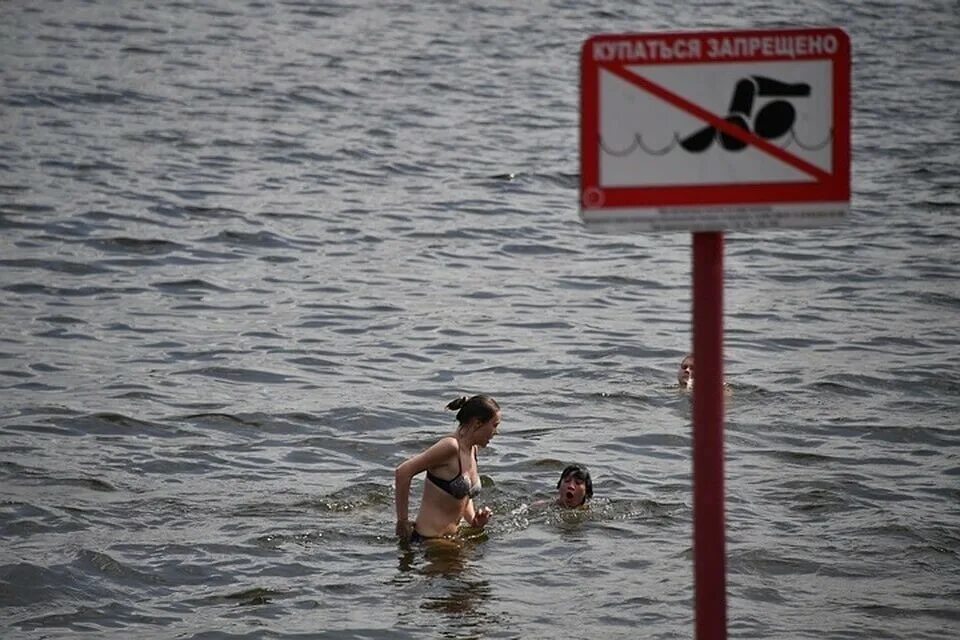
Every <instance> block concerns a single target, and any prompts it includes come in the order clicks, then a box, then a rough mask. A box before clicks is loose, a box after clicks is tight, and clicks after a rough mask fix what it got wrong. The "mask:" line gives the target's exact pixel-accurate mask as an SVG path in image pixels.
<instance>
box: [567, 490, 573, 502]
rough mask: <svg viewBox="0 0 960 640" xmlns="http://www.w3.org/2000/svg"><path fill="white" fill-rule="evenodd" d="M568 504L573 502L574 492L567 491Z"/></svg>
mask: <svg viewBox="0 0 960 640" xmlns="http://www.w3.org/2000/svg"><path fill="white" fill-rule="evenodd" d="M567 502H573V491H567Z"/></svg>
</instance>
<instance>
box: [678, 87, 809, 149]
mask: <svg viewBox="0 0 960 640" xmlns="http://www.w3.org/2000/svg"><path fill="white" fill-rule="evenodd" d="M809 95H810V85H808V84H806V83H803V82H801V83H798V84H788V83H786V82H781V81H780V80H774V79H773V78H765V77H763V76H750V77H749V78H743V79H742V80H740V81H738V82H737V86H736V87H735V88H734V90H733V99H732V100H731V101H730V110H729V115H727V117H726V118H724V120H726V121H727V122H729V123H730V124H733V125H736V126H738V127H740V128H741V129H743V130H744V131H750V118H751V117H752V116H753V99H754V98H755V97H757V96H760V97H778V98H783V97H798V98H806V97H808V96H809ZM796 117H797V111H796V109H794V108H793V105H792V104H790V103H789V102H787V101H786V100H774V101H773V102H769V103H767V104H766V105H764V107H763V108H762V109H760V110H759V111H758V112H757V115H756V116H755V117H753V132H754V133H756V134H757V135H758V136H759V137H761V138H766V139H768V140H769V139H771V138H778V137H780V136H782V135H783V134H785V133H786V132H787V131H790V128H791V127H793V122H794V120H796ZM714 140H717V141H719V142H720V146H722V147H723V148H724V149H726V150H727V151H740V150H741V149H743V148H744V147H746V146H747V143H745V142H743V141H742V140H739V139H737V138H735V137H733V136H731V135H729V134H726V133H723V132H722V131H717V130H716V128H715V127H711V126H707V127H704V128H703V129H700V130H699V131H697V132H695V133H692V134H690V135H689V136H687V137H686V138H684V139H683V140H681V141H680V146H682V147H683V148H684V149H686V150H687V151H689V152H691V153H700V152H701V151H706V150H707V149H708V148H709V147H710V145H711V144H712V143H713V141H714Z"/></svg>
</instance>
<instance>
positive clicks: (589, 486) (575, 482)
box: [557, 464, 593, 507]
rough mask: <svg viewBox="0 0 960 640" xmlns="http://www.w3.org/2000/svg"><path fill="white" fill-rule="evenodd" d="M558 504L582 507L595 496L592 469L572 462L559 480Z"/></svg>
mask: <svg viewBox="0 0 960 640" xmlns="http://www.w3.org/2000/svg"><path fill="white" fill-rule="evenodd" d="M557 494H558V495H557V504H559V505H561V506H563V507H580V506H582V505H584V504H585V503H586V502H587V500H589V499H590V498H592V497H593V480H591V479H590V471H589V470H588V469H587V468H586V467H585V466H583V465H582V464H571V465H570V466H568V467H567V468H566V469H564V470H563V473H561V474H560V480H559V481H558V482H557Z"/></svg>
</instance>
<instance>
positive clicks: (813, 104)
mask: <svg viewBox="0 0 960 640" xmlns="http://www.w3.org/2000/svg"><path fill="white" fill-rule="evenodd" d="M580 162H581V165H580V207H581V208H580V211H581V217H582V219H583V220H584V222H586V223H587V224H588V225H589V226H590V227H596V228H605V227H606V228H613V229H637V230H647V231H661V230H662V231H669V230H674V231H676V230H689V231H704V230H723V229H745V228H758V227H774V228H776V227H811V226H821V225H824V224H830V223H834V222H837V221H839V220H842V219H843V217H844V216H845V215H846V213H847V211H848V209H849V203H850V43H849V38H848V37H847V34H846V33H845V32H844V31H843V30H841V29H836V28H827V29H793V30H773V31H731V32H704V33H669V34H635V35H601V36H594V37H592V38H590V39H588V40H587V42H586V43H585V44H584V46H583V50H582V56H581V123H580Z"/></svg>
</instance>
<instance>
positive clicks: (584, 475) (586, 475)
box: [557, 464, 593, 502]
mask: <svg viewBox="0 0 960 640" xmlns="http://www.w3.org/2000/svg"><path fill="white" fill-rule="evenodd" d="M570 475H572V476H573V477H574V478H576V479H578V480H581V481H583V488H584V494H583V495H584V497H583V501H584V502H586V501H587V500H589V499H590V498H592V497H593V480H591V479H590V470H589V469H587V468H586V467H585V466H583V465H582V464H571V465H568V466H567V468H566V469H564V470H563V472H562V473H561V474H560V479H559V480H557V489H559V488H560V485H561V484H563V481H564V480H566V479H567V476H570Z"/></svg>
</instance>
